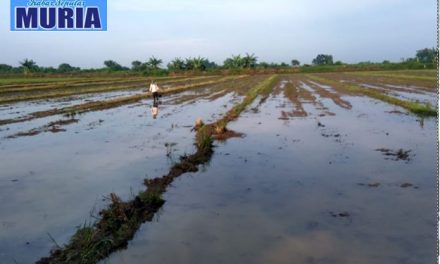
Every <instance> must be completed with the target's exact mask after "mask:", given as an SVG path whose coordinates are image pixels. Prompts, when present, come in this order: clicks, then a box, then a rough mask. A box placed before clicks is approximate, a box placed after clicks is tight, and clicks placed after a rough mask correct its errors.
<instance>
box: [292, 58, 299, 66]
mask: <svg viewBox="0 0 440 264" xmlns="http://www.w3.org/2000/svg"><path fill="white" fill-rule="evenodd" d="M290 64H292V66H293V67H297V66H299V65H300V64H301V63H300V62H299V60H295V59H293V60H292V61H291V62H290Z"/></svg>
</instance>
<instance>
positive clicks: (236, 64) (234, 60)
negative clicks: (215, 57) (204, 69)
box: [223, 55, 244, 69]
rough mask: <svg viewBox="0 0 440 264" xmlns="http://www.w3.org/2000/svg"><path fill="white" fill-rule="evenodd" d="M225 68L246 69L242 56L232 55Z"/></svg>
mask: <svg viewBox="0 0 440 264" xmlns="http://www.w3.org/2000/svg"><path fill="white" fill-rule="evenodd" d="M223 67H225V68H228V69H242V68H243V67H244V60H243V58H242V57H241V55H232V56H231V57H230V58H227V59H226V60H225V61H224V63H223Z"/></svg>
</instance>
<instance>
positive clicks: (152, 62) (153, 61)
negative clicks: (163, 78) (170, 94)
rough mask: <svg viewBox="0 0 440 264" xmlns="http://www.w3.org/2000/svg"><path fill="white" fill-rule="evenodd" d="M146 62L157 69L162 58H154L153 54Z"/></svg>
mask: <svg viewBox="0 0 440 264" xmlns="http://www.w3.org/2000/svg"><path fill="white" fill-rule="evenodd" d="M147 64H148V66H150V67H151V69H152V70H158V69H159V66H160V65H161V64H162V60H161V59H156V58H155V57H154V56H151V57H150V59H149V60H148V62H147Z"/></svg>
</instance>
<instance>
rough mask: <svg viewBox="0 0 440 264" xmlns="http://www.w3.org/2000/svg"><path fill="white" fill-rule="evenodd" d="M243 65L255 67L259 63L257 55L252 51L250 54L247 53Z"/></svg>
mask: <svg viewBox="0 0 440 264" xmlns="http://www.w3.org/2000/svg"><path fill="white" fill-rule="evenodd" d="M242 65H243V67H244V68H248V69H250V68H255V66H256V65H257V57H256V56H255V55H254V54H253V53H252V54H248V53H246V56H244V57H243V58H242Z"/></svg>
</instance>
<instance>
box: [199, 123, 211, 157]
mask: <svg viewBox="0 0 440 264" xmlns="http://www.w3.org/2000/svg"><path fill="white" fill-rule="evenodd" d="M212 143H213V139H212V135H211V133H210V131H209V129H208V127H207V126H205V125H204V126H202V127H200V128H199V129H198V130H197V134H196V146H197V148H198V149H199V150H200V151H205V150H208V149H211V148H212Z"/></svg>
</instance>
